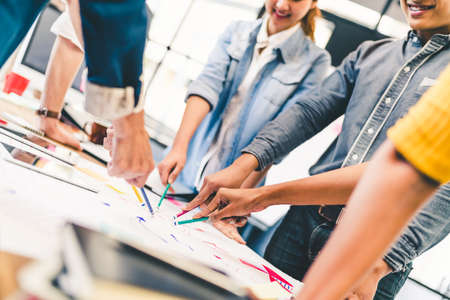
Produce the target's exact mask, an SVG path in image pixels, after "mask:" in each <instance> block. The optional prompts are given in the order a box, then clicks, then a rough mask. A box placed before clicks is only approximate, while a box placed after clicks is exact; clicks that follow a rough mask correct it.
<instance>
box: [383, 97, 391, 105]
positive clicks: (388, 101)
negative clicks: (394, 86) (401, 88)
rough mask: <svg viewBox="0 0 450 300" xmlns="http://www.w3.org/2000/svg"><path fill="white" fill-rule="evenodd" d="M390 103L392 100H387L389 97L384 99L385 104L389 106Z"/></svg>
mask: <svg viewBox="0 0 450 300" xmlns="http://www.w3.org/2000/svg"><path fill="white" fill-rule="evenodd" d="M391 101H392V99H391V98H389V97H387V98H386V99H384V102H386V104H389V103H391Z"/></svg>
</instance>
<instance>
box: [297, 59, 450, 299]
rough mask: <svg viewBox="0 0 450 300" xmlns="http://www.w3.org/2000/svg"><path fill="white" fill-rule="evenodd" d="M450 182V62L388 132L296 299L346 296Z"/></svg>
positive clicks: (341, 297)
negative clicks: (433, 196) (430, 199)
mask: <svg viewBox="0 0 450 300" xmlns="http://www.w3.org/2000/svg"><path fill="white" fill-rule="evenodd" d="M449 181H450V65H449V66H447V68H446V70H445V71H444V72H443V73H442V74H441V76H440V77H439V79H438V83H437V84H436V85H435V86H434V87H432V88H430V89H429V90H428V91H427V92H426V93H425V95H424V96H423V97H422V99H421V100H420V102H418V103H417V104H416V105H415V106H414V107H413V108H411V110H410V111H409V113H408V114H407V115H406V117H404V118H403V119H401V120H399V121H398V122H397V124H396V125H395V126H394V127H392V128H391V129H390V130H389V131H388V140H387V141H386V142H385V143H384V145H382V147H381V148H380V149H379V150H378V151H377V153H376V155H375V156H374V158H373V160H372V161H371V162H370V163H369V166H368V167H367V169H366V171H365V174H364V175H363V177H362V179H361V180H360V182H359V183H358V185H357V187H356V188H355V190H354V192H353V194H352V196H351V198H350V201H349V204H348V205H347V209H346V212H345V214H344V217H343V218H342V220H341V222H340V223H339V225H338V226H337V228H336V230H335V231H334V233H333V234H332V236H331V238H330V240H329V241H328V243H327V245H326V246H325V248H324V249H323V251H322V252H321V254H320V255H319V257H318V259H317V260H316V261H315V262H314V264H313V265H312V267H311V269H310V270H309V272H308V273H307V275H306V277H305V280H304V284H305V286H304V288H303V289H302V290H301V291H300V294H299V295H297V298H296V299H308V300H320V299H324V300H325V299H326V300H333V299H343V298H344V297H345V295H346V294H347V292H348V291H349V290H350V289H351V288H352V286H354V285H355V284H356V283H357V282H358V281H361V280H363V279H364V276H365V274H366V273H367V271H368V270H370V268H371V266H372V265H373V264H374V262H375V261H376V260H377V259H379V258H380V257H382V255H383V253H384V252H385V251H387V249H388V247H389V245H390V244H392V242H394V240H395V239H396V237H398V236H399V234H400V233H401V231H402V229H403V227H404V226H405V225H406V224H407V222H408V221H409V220H410V219H411V218H412V217H413V216H414V214H415V213H416V212H417V211H418V210H419V208H420V207H421V206H422V205H423V204H425V203H426V202H427V199H428V198H429V196H431V195H432V194H433V192H435V191H436V190H437V188H438V187H439V185H440V184H444V183H446V182H449ZM393 182H395V184H392V183H393ZM449 217H450V216H449ZM330 274H333V275H332V276H333V278H330ZM331 279H333V280H331Z"/></svg>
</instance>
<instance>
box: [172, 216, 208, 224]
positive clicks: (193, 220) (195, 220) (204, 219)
mask: <svg viewBox="0 0 450 300" xmlns="http://www.w3.org/2000/svg"><path fill="white" fill-rule="evenodd" d="M208 219H209V218H208V217H203V218H198V219H192V220H184V221H175V222H173V224H174V225H183V224H189V223H195V222H203V221H207V220H208Z"/></svg>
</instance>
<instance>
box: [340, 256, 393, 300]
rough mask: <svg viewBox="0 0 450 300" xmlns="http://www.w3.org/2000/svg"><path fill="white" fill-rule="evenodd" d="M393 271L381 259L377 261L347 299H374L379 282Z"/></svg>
mask: <svg viewBox="0 0 450 300" xmlns="http://www.w3.org/2000/svg"><path fill="white" fill-rule="evenodd" d="M390 272H392V269H391V268H390V267H389V265H388V264H387V263H386V262H385V261H384V260H383V259H380V260H378V261H377V262H376V264H375V266H374V267H373V268H372V270H371V271H370V273H369V274H367V275H366V276H365V277H364V279H363V280H362V281H361V282H360V283H359V284H358V285H357V287H356V288H354V289H353V291H352V292H351V293H350V294H349V295H348V296H347V297H346V298H345V299H346V300H372V299H373V297H374V296H375V293H376V291H377V287H378V282H379V281H380V280H381V279H382V278H383V277H384V276H386V275H387V274H389V273H390Z"/></svg>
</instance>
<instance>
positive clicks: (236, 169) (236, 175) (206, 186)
mask: <svg viewBox="0 0 450 300" xmlns="http://www.w3.org/2000/svg"><path fill="white" fill-rule="evenodd" d="M257 166H258V161H257V160H256V158H255V157H254V156H253V155H251V154H244V155H242V156H240V157H239V158H238V159H237V160H236V161H235V162H234V163H233V164H232V165H231V166H229V167H228V168H225V169H223V170H221V171H219V172H217V173H214V174H211V175H209V176H206V177H205V180H204V181H203V185H202V188H201V189H200V192H199V194H198V195H197V197H195V198H194V200H192V201H191V202H190V203H189V204H188V205H186V207H185V208H184V209H185V210H191V209H193V208H195V207H197V206H200V204H203V203H204V202H206V201H208V200H211V198H213V197H214V195H215V193H216V192H217V191H218V190H219V188H221V187H228V188H238V187H240V186H241V184H242V183H243V182H244V180H245V179H246V178H247V176H248V175H250V173H251V172H252V171H253V170H254V169H255V168H256V167H257ZM212 201H214V199H212ZM215 203H217V201H216V202H215ZM208 209H211V207H209V206H208V207H207V208H206V209H204V210H202V211H201V212H200V213H199V214H197V215H195V216H194V218H196V217H197V216H199V215H200V214H201V215H203V216H205V215H208V214H209V213H210V212H211V211H208ZM214 209H216V208H214ZM214 209H213V210H214Z"/></svg>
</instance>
